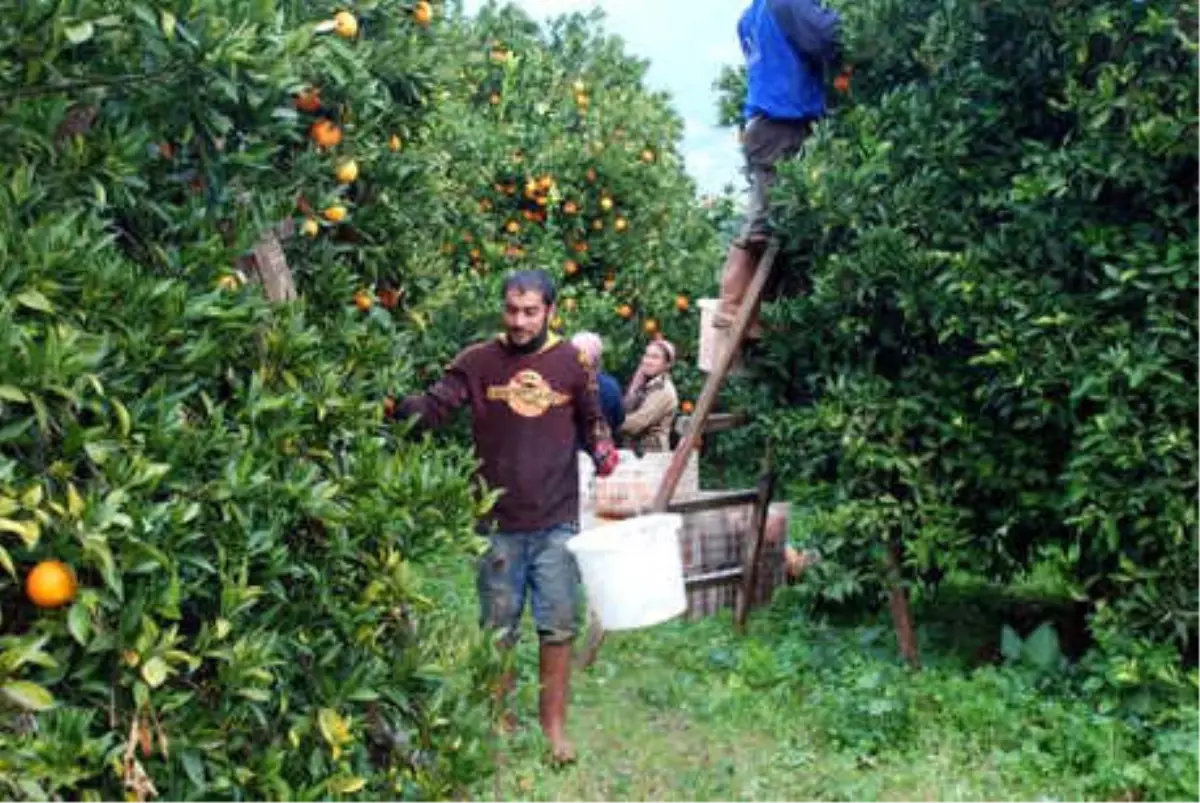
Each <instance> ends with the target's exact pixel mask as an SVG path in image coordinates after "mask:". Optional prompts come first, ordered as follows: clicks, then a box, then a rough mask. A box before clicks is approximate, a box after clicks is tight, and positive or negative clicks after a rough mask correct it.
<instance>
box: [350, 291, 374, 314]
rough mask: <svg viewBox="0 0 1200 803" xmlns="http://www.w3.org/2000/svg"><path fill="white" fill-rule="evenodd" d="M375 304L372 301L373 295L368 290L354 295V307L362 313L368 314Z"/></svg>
mask: <svg viewBox="0 0 1200 803" xmlns="http://www.w3.org/2000/svg"><path fill="white" fill-rule="evenodd" d="M374 304H375V302H374V301H372V300H371V294H370V293H368V292H367V291H366V290H359V291H358V292H357V293H355V294H354V306H356V307H358V309H359V310H360V311H361V312H366V311H367V310H369V309H370V308H371V307H372V306H373V305H374Z"/></svg>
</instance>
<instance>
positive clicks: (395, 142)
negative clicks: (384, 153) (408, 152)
mask: <svg viewBox="0 0 1200 803" xmlns="http://www.w3.org/2000/svg"><path fill="white" fill-rule="evenodd" d="M403 147H404V141H403V140H401V139H400V135H399V134H392V136H391V137H389V138H388V150H389V151H391V152H392V153H395V152H396V151H398V150H400V149H401V148H403Z"/></svg>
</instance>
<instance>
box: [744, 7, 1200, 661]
mask: <svg viewBox="0 0 1200 803" xmlns="http://www.w3.org/2000/svg"><path fill="white" fill-rule="evenodd" d="M844 5H845V9H844V10H845V14H846V24H847V45H848V52H849V53H850V55H851V57H852V58H853V60H854V62H855V65H854V69H853V74H852V79H851V81H850V84H849V86H848V87H843V88H846V89H848V94H847V95H845V96H843V95H835V97H837V98H838V103H839V108H838V109H837V111H836V112H835V114H834V115H833V117H832V118H831V119H830V120H829V121H828V122H827V123H826V124H825V125H823V126H821V127H820V129H819V131H818V132H817V133H816V135H815V137H814V138H813V140H812V141H811V142H810V144H809V146H808V148H807V151H806V153H805V155H804V157H803V158H802V159H800V160H798V161H796V162H794V163H792V164H790V165H788V166H787V168H786V169H785V170H784V171H783V177H782V179H781V182H780V186H779V187H778V190H777V192H776V194H775V196H774V207H773V213H774V215H775V217H776V220H777V222H778V223H779V224H780V230H781V231H782V232H783V235H784V238H785V243H786V249H787V252H788V253H787V260H786V265H787V269H788V273H789V275H790V276H792V277H794V278H795V280H796V283H797V284H798V285H799V289H801V290H803V291H804V292H803V293H802V294H801V295H800V296H798V297H795V298H792V299H790V300H788V301H785V302H783V303H780V304H777V305H775V306H774V308H773V309H772V310H771V318H772V319H773V322H774V323H775V324H776V325H780V326H784V327H786V329H787V331H788V333H789V336H788V337H787V338H780V339H776V340H773V341H771V342H770V343H769V344H768V346H769V347H768V352H767V354H766V356H765V358H764V362H763V365H765V366H767V367H768V368H767V370H768V371H770V373H771V374H772V376H773V379H774V382H773V385H774V387H775V388H776V399H775V402H776V407H777V409H776V411H775V412H773V414H772V415H771V417H770V418H771V420H770V422H769V424H768V425H767V426H769V427H770V428H771V429H772V430H773V431H774V433H775V434H776V436H777V439H778V440H779V442H781V443H795V444H797V445H798V447H799V448H796V449H794V450H790V451H788V452H787V453H786V454H785V455H784V459H785V460H786V462H787V468H788V470H789V473H790V476H791V480H792V486H791V487H792V491H793V494H794V495H795V496H796V497H797V498H798V499H801V500H803V501H804V502H806V503H807V505H806V507H807V510H808V511H809V515H810V518H811V522H810V523H811V525H812V527H813V529H814V531H815V532H816V533H817V534H818V537H817V541H818V544H819V545H820V546H822V547H823V548H824V549H825V550H826V551H827V552H828V556H829V558H830V560H828V561H827V562H826V563H825V564H824V565H823V566H822V567H818V568H817V569H815V570H814V571H813V576H814V577H816V578H817V581H818V582H817V585H818V586H819V587H820V589H821V591H820V593H822V594H824V595H826V596H834V597H842V598H845V597H847V596H851V595H854V594H856V593H858V592H862V591H864V590H867V589H869V588H871V587H873V585H874V583H875V581H876V578H878V572H877V571H876V569H877V567H878V566H879V565H880V564H881V563H882V560H881V557H880V556H881V555H882V554H883V553H884V548H885V546H886V545H889V544H891V545H893V546H895V547H897V548H898V549H900V551H901V552H902V554H903V557H904V560H905V563H906V566H907V567H908V571H909V572H911V573H919V574H920V575H921V576H923V577H927V578H928V577H936V576H937V573H938V571H944V570H952V569H955V568H965V569H969V570H971V571H982V572H984V573H986V574H987V575H988V576H990V577H992V578H994V579H998V580H1004V579H1006V578H1009V577H1011V576H1012V575H1013V574H1014V573H1016V572H1019V571H1021V570H1022V569H1023V568H1024V567H1028V566H1029V565H1030V564H1032V563H1034V562H1039V563H1041V564H1043V566H1050V567H1053V568H1054V569H1055V570H1057V572H1058V573H1059V574H1060V575H1061V576H1062V577H1063V578H1064V581H1065V582H1066V583H1067V584H1068V586H1069V588H1070V590H1071V592H1072V594H1073V595H1075V596H1076V597H1077V598H1080V599H1090V600H1091V601H1093V602H1094V603H1095V606H1096V607H1095V611H1096V613H1097V615H1096V617H1095V618H1094V619H1093V624H1094V625H1097V626H1098V627H1096V628H1094V630H1095V632H1096V633H1097V634H1098V635H1101V636H1104V637H1105V638H1106V639H1109V640H1110V641H1111V640H1113V639H1117V638H1127V637H1134V638H1136V639H1138V640H1139V641H1138V642H1137V643H1138V644H1140V646H1129V645H1127V647H1128V649H1130V650H1132V651H1133V654H1134V655H1135V656H1140V657H1137V658H1136V660H1134V661H1133V662H1131V663H1129V664H1128V665H1126V666H1125V668H1124V669H1123V670H1122V671H1121V672H1120V673H1118V674H1119V675H1120V677H1121V682H1122V683H1129V682H1134V683H1136V682H1139V681H1140V680H1143V679H1145V678H1146V677H1147V675H1145V674H1143V673H1144V672H1146V671H1148V670H1147V669H1146V667H1148V666H1156V667H1160V666H1162V660H1159V659H1162V658H1163V656H1161V655H1159V656H1158V659H1156V660H1155V661H1151V660H1150V659H1149V657H1148V656H1147V655H1146V654H1145V653H1147V651H1150V652H1153V651H1154V650H1155V649H1157V648H1156V647H1155V645H1156V644H1160V643H1164V642H1170V641H1174V642H1175V643H1176V644H1177V645H1179V646H1184V645H1188V644H1190V645H1191V646H1190V648H1189V649H1190V650H1191V651H1192V652H1193V655H1194V650H1195V638H1196V604H1197V598H1196V585H1195V576H1196V569H1197V565H1196V558H1197V550H1196V510H1195V494H1196V460H1195V451H1194V446H1195V439H1196V430H1195V412H1196V407H1195V399H1196V377H1195V369H1194V357H1195V352H1196V328H1195V306H1194V303H1195V293H1196V274H1195V262H1196V256H1197V254H1196V236H1197V230H1196V209H1197V199H1196V188H1195V182H1194V180H1195V171H1196V153H1195V131H1196V129H1195V115H1196V106H1197V98H1196V85H1195V81H1194V80H1192V77H1191V76H1192V74H1193V73H1194V71H1195V68H1196V42H1195V38H1194V33H1195V19H1194V9H1191V10H1189V8H1188V7H1185V5H1184V4H1175V3H1167V4H1165V5H1155V6H1151V5H1149V4H1142V3H1128V2H1121V3H1116V2H1113V3H1108V2H1105V3H1092V4H1075V5H1071V4H1067V5H1065V6H1064V5H1062V4H1059V5H1053V6H1051V5H1046V4H1044V3H1039V2H1015V3H1005V4H986V5H980V4H972V3H953V2H952V3H948V4H947V3H915V4H912V3H910V4H905V5H895V4H891V3H886V2H878V3H876V2H867V3H851V4H844ZM724 83H725V85H726V87H727V88H736V87H737V86H738V85H739V77H738V76H737V74H736V73H732V72H731V73H730V74H728V75H726V76H725V78H724ZM724 113H725V116H726V117H727V118H729V117H732V116H734V115H736V109H735V108H734V107H733V106H732V105H730V104H728V103H727V104H726V105H725V112H724ZM786 402H793V403H795V404H796V406H795V407H791V408H785V407H784V404H785V403H786ZM1168 653H1169V650H1168ZM1143 659H1144V660H1143ZM1166 663H1167V665H1168V667H1169V666H1170V665H1171V664H1172V663H1173V662H1172V660H1171V656H1170V655H1169V654H1168V656H1167V658H1166ZM1163 671H1164V673H1165V674H1164V675H1163V677H1166V676H1168V675H1170V671H1171V670H1169V669H1164V670H1163Z"/></svg>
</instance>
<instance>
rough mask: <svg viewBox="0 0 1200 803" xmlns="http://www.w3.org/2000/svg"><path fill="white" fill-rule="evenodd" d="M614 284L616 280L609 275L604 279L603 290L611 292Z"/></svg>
mask: <svg viewBox="0 0 1200 803" xmlns="http://www.w3.org/2000/svg"><path fill="white" fill-rule="evenodd" d="M616 286H617V280H616V279H614V278H612V277H611V276H610V277H608V278H607V279H605V280H604V292H606V293H611V292H612V291H613V288H615V287H616Z"/></svg>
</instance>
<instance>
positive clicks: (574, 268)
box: [563, 259, 579, 276]
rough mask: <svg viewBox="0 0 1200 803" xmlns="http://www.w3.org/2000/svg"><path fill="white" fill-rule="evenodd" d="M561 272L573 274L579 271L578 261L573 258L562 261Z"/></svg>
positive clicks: (568, 274)
mask: <svg viewBox="0 0 1200 803" xmlns="http://www.w3.org/2000/svg"><path fill="white" fill-rule="evenodd" d="M563 273H565V274H566V275H567V276H574V275H575V274H576V273H579V263H578V262H576V261H575V260H573V259H568V260H567V261H566V262H564V263H563Z"/></svg>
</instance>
